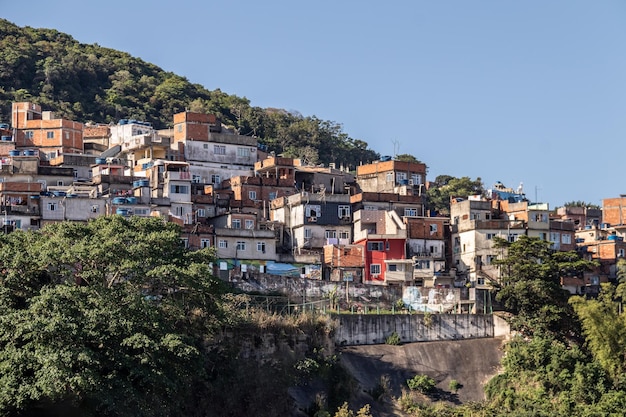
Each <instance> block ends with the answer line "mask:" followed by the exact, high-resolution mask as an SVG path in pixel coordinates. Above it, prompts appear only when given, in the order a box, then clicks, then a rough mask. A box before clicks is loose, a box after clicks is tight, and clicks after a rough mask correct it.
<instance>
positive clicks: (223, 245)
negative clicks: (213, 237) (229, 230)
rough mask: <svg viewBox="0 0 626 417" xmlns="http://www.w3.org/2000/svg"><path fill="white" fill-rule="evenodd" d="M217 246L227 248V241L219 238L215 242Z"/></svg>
mask: <svg viewBox="0 0 626 417" xmlns="http://www.w3.org/2000/svg"><path fill="white" fill-rule="evenodd" d="M217 247H218V248H220V249H226V248H228V241H227V240H224V239H220V240H219V241H218V242H217Z"/></svg>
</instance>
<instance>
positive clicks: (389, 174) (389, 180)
mask: <svg viewBox="0 0 626 417" xmlns="http://www.w3.org/2000/svg"><path fill="white" fill-rule="evenodd" d="M386 181H387V182H393V172H388V173H387V176H386Z"/></svg>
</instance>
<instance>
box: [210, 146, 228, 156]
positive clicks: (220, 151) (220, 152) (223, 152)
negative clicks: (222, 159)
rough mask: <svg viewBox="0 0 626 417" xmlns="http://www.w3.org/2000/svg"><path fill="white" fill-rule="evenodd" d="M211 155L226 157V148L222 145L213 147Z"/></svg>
mask: <svg viewBox="0 0 626 417" xmlns="http://www.w3.org/2000/svg"><path fill="white" fill-rule="evenodd" d="M213 153H214V154H215V155H226V146H224V145H213Z"/></svg>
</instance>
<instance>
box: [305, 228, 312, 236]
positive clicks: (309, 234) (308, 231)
mask: <svg viewBox="0 0 626 417" xmlns="http://www.w3.org/2000/svg"><path fill="white" fill-rule="evenodd" d="M304 238H305V239H310V238H311V229H309V228H305V229H304Z"/></svg>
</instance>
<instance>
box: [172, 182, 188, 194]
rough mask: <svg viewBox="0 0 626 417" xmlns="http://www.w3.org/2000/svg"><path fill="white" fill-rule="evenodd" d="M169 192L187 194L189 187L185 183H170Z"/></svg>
mask: <svg viewBox="0 0 626 417" xmlns="http://www.w3.org/2000/svg"><path fill="white" fill-rule="evenodd" d="M170 192H171V193H172V194H188V193H189V187H188V186H187V185H175V184H172V185H170Z"/></svg>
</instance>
